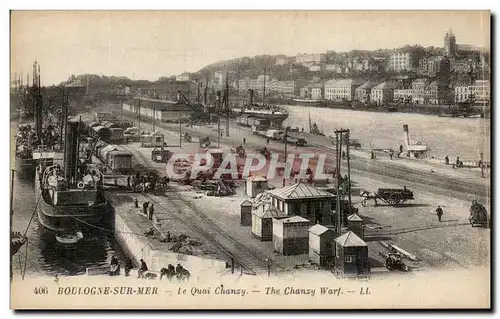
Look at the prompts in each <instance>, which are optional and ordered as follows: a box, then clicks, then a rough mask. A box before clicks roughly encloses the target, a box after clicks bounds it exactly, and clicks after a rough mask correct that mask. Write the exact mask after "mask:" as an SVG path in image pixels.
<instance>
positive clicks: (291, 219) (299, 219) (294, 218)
mask: <svg viewBox="0 0 500 319" xmlns="http://www.w3.org/2000/svg"><path fill="white" fill-rule="evenodd" d="M279 222H280V223H282V224H287V223H304V224H306V223H310V221H309V219H305V218H304V217H301V216H292V217H288V218H283V219H279Z"/></svg>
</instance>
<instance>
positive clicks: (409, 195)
mask: <svg viewBox="0 0 500 319" xmlns="http://www.w3.org/2000/svg"><path fill="white" fill-rule="evenodd" d="M360 195H361V197H363V200H362V201H361V205H363V207H366V201H367V200H369V199H373V200H374V201H375V206H377V204H378V203H377V199H379V200H381V201H383V202H384V203H387V204H389V205H391V206H397V205H401V204H403V203H404V202H406V201H408V200H413V199H414V198H413V192H412V191H410V190H408V189H407V188H406V187H405V188H379V189H378V190H377V192H376V193H370V192H367V191H362V192H361V194H360Z"/></svg>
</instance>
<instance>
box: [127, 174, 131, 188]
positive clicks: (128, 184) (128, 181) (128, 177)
mask: <svg viewBox="0 0 500 319" xmlns="http://www.w3.org/2000/svg"><path fill="white" fill-rule="evenodd" d="M130 179H131V177H130V175H129V176H127V188H130Z"/></svg>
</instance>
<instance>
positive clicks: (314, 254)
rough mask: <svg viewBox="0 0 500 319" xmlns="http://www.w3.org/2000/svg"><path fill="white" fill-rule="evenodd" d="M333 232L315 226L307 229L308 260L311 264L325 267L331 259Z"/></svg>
mask: <svg viewBox="0 0 500 319" xmlns="http://www.w3.org/2000/svg"><path fill="white" fill-rule="evenodd" d="M333 236H334V235H333V231H332V230H331V229H329V228H327V227H325V226H323V225H319V224H316V225H314V226H313V227H311V228H309V259H310V260H311V262H312V263H314V264H317V265H320V266H326V265H327V264H328V263H329V262H330V261H332V258H333Z"/></svg>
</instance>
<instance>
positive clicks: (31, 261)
mask: <svg viewBox="0 0 500 319" xmlns="http://www.w3.org/2000/svg"><path fill="white" fill-rule="evenodd" d="M37 199H38V198H35V194H34V183H33V182H32V181H30V180H25V179H22V178H21V177H20V176H19V175H17V173H16V174H15V180H14V200H13V208H14V218H13V223H12V228H13V231H19V232H21V233H24V231H25V229H26V227H27V226H28V223H29V221H30V218H31V216H32V214H33V211H34V209H35V207H36V202H37ZM27 237H28V244H27V246H23V247H21V249H20V250H19V252H18V253H17V254H16V255H14V258H13V265H12V267H13V272H14V274H19V273H20V272H21V269H23V268H24V262H25V256H26V255H27V257H28V258H27V259H28V262H27V265H26V272H27V273H29V274H31V275H37V274H38V275H55V274H58V275H62V276H69V275H79V274H84V273H85V272H86V268H87V267H94V266H105V265H109V261H110V260H111V257H112V255H113V254H116V256H117V258H118V259H120V260H122V261H124V260H125V256H124V254H123V253H122V251H121V250H120V248H119V246H118V244H117V243H116V242H115V240H114V236H113V233H112V232H109V231H102V232H96V235H95V236H93V237H90V238H84V239H83V240H81V241H80V242H79V243H78V244H76V245H64V244H59V243H58V242H57V241H56V240H55V238H54V234H53V233H52V232H50V231H47V230H45V229H44V227H43V226H42V225H40V224H39V223H38V219H37V216H36V213H35V216H34V217H33V220H32V222H31V224H30V227H29V230H28V233H27ZM25 245H26V244H25ZM26 249H27V250H28V252H27V254H26Z"/></svg>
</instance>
